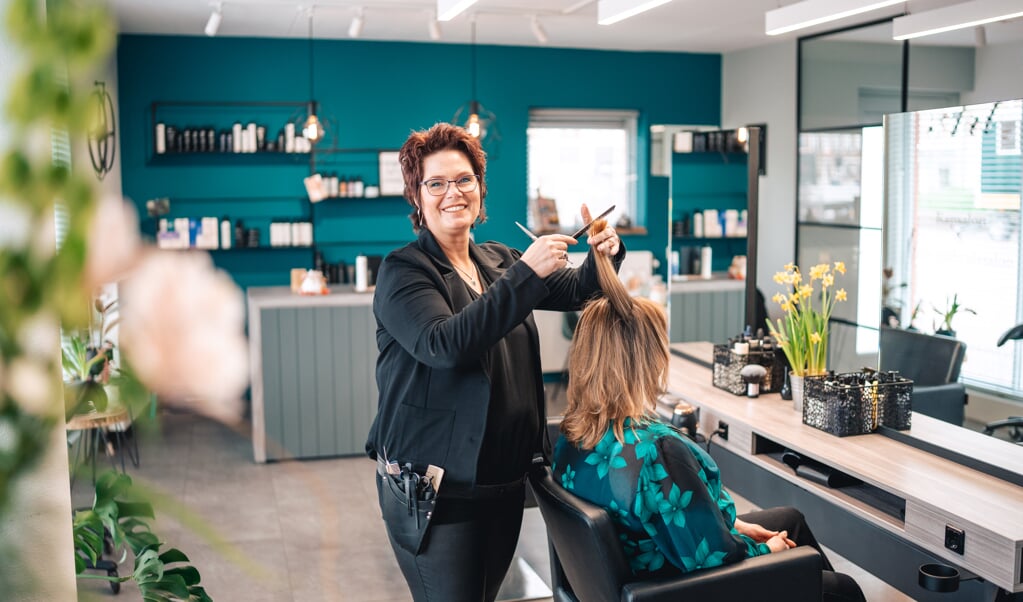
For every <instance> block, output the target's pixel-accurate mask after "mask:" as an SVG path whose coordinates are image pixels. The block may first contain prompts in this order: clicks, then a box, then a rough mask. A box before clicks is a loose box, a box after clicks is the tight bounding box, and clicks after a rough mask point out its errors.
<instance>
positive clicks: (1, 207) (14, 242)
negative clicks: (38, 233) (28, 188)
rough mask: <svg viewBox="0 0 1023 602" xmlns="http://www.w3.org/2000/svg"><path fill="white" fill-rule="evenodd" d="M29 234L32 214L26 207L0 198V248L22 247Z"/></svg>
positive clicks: (19, 248) (16, 248)
mask: <svg viewBox="0 0 1023 602" xmlns="http://www.w3.org/2000/svg"><path fill="white" fill-rule="evenodd" d="M31 234H32V214H31V213H30V212H29V210H28V208H27V207H24V206H22V205H18V204H15V203H12V202H10V201H4V200H0V249H4V248H7V249H14V250H21V249H24V248H25V245H27V244H28V239H29V236H31Z"/></svg>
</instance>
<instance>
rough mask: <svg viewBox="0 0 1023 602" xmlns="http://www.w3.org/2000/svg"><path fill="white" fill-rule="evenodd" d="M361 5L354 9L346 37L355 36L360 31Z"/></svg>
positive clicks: (361, 20) (361, 19) (361, 21)
mask: <svg viewBox="0 0 1023 602" xmlns="http://www.w3.org/2000/svg"><path fill="white" fill-rule="evenodd" d="M362 24H363V18H362V7H361V6H360V7H359V8H358V9H356V11H355V16H354V17H352V24H351V25H349V26H348V37H350V38H357V37H359V34H361V33H362Z"/></svg>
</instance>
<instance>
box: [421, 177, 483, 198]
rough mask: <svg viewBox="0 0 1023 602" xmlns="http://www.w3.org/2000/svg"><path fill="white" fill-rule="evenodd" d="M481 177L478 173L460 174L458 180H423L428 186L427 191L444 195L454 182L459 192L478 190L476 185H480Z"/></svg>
mask: <svg viewBox="0 0 1023 602" xmlns="http://www.w3.org/2000/svg"><path fill="white" fill-rule="evenodd" d="M479 181H480V177H479V176H478V175H476V174H468V175H465V176H459V177H458V179H456V180H447V179H445V178H430V179H429V180H426V181H424V182H421V184H422V185H423V186H426V192H429V193H430V194H432V195H433V196H444V195H445V194H447V192H448V188H450V187H451V185H452V184H454V185H455V188H457V189H458V191H459V192H472V191H473V190H476V186H478V185H479Z"/></svg>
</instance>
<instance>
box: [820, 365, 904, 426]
mask: <svg viewBox="0 0 1023 602" xmlns="http://www.w3.org/2000/svg"><path fill="white" fill-rule="evenodd" d="M912 411H913V381H911V380H909V379H908V378H904V377H903V376H901V375H899V373H898V372H874V371H872V370H864V371H862V372H848V373H843V374H829V375H826V376H807V377H805V379H804V380H803V423H804V424H808V425H810V426H812V427H814V428H817V429H820V430H822V431H825V432H827V433H831V434H832V435H836V436H838V437H846V436H848V435H863V434H866V433H872V432H874V431H875V430H877V427H878V426H887V427H889V428H893V429H896V430H900V431H901V430H906V429H908V428H909V427H910V421H911V418H912Z"/></svg>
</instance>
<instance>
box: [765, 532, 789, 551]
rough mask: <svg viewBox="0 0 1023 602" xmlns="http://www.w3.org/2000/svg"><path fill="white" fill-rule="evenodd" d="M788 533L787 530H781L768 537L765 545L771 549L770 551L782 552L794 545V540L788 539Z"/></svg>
mask: <svg viewBox="0 0 1023 602" xmlns="http://www.w3.org/2000/svg"><path fill="white" fill-rule="evenodd" d="M788 535H789V532H788V531H781V532H779V533H778V534H777V535H775V536H774V537H772V538H771V539H768V540H767V541H766V542H765V543H766V544H767V547H768V548H770V549H771V552H772V553H773V552H782V551H785V550H787V549H789V548H794V547H796V544H795V542H794V541H792V540H791V539H789V537H788Z"/></svg>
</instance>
